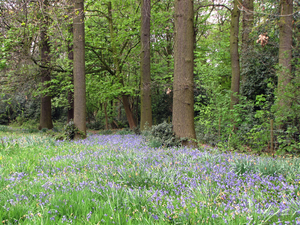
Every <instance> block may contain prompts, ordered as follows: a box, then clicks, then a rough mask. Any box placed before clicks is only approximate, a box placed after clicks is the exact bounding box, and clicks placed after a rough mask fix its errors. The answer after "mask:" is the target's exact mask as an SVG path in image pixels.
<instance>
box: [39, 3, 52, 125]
mask: <svg viewBox="0 0 300 225" xmlns="http://www.w3.org/2000/svg"><path fill="white" fill-rule="evenodd" d="M47 7H48V1H47V0H45V1H44V3H43V11H44V12H45V11H46V10H47ZM42 20H43V21H42V22H41V27H40V29H41V31H40V32H41V33H40V35H41V47H40V48H41V64H42V68H41V77H42V78H41V81H42V84H43V86H44V88H45V89H47V88H48V87H49V84H45V83H46V82H49V81H51V77H50V75H51V70H50V69H49V67H50V44H49V37H48V24H49V21H48V20H49V18H48V16H47V14H46V13H45V14H44V15H43V16H42ZM43 128H48V129H52V128H53V124H52V118H51V97H50V96H49V95H47V94H46V95H44V96H42V99H41V115H40V125H39V129H43Z"/></svg>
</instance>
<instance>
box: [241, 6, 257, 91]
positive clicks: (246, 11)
mask: <svg viewBox="0 0 300 225" xmlns="http://www.w3.org/2000/svg"><path fill="white" fill-rule="evenodd" d="M242 10H243V11H242V12H243V20H242V26H243V31H242V49H241V50H242V54H241V60H242V75H243V76H242V82H243V84H244V83H245V82H246V80H247V78H248V77H249V76H250V74H249V72H248V73H247V71H246V64H247V60H248V58H249V56H248V57H247V54H248V53H249V52H251V51H253V39H252V38H251V37H250V33H251V31H252V29H253V21H254V12H253V10H254V7H253V0H244V1H243V7H242ZM242 87H243V85H242Z"/></svg>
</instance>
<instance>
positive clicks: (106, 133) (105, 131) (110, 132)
mask: <svg viewBox="0 0 300 225" xmlns="http://www.w3.org/2000/svg"><path fill="white" fill-rule="evenodd" d="M112 133H113V131H112V130H101V131H99V134H100V135H109V134H112Z"/></svg>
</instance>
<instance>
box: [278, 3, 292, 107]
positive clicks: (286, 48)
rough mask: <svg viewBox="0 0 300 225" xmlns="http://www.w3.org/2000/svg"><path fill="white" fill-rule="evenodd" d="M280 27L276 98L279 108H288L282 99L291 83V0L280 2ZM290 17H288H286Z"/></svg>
mask: <svg viewBox="0 0 300 225" xmlns="http://www.w3.org/2000/svg"><path fill="white" fill-rule="evenodd" d="M280 10H281V15H282V17H280V26H279V39H280V40H279V66H280V71H279V73H278V97H279V98H280V103H279V104H280V106H281V107H283V108H284V107H286V106H288V107H289V104H288V102H287V101H286V99H284V94H285V87H286V86H287V85H288V84H289V83H290V82H291V79H292V77H291V71H292V64H291V61H292V40H293V39H292V36H293V29H292V23H293V16H292V15H291V14H292V13H293V0H281V1H280ZM287 15H290V16H287Z"/></svg>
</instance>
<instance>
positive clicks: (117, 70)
mask: <svg viewBox="0 0 300 225" xmlns="http://www.w3.org/2000/svg"><path fill="white" fill-rule="evenodd" d="M107 6H108V23H109V30H110V38H111V45H112V53H113V60H114V65H115V76H116V77H117V79H118V81H119V82H120V83H121V84H122V85H124V81H123V78H122V77H121V70H120V61H119V57H118V55H117V49H116V43H115V37H114V26H113V17H112V6H111V2H110V1H109V2H108V4H107ZM122 100H123V106H124V109H125V113H126V117H127V120H128V123H129V127H130V128H131V129H133V128H134V127H136V123H135V119H134V115H133V112H132V110H131V108H130V104H129V99H128V96H127V95H126V94H123V95H122Z"/></svg>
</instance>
